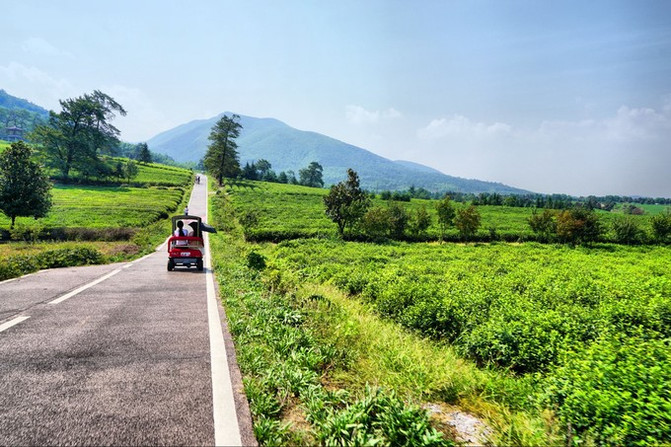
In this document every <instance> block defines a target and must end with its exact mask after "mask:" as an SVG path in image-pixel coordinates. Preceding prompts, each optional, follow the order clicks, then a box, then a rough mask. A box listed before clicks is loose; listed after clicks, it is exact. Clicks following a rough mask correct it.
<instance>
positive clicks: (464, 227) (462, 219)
mask: <svg viewBox="0 0 671 447" xmlns="http://www.w3.org/2000/svg"><path fill="white" fill-rule="evenodd" d="M454 226H455V227H457V230H459V234H460V235H461V237H462V238H464V239H466V240H468V239H470V238H471V237H473V236H475V233H477V231H478V228H480V213H479V212H478V209H477V208H476V207H475V206H474V205H470V206H468V207H467V208H461V209H459V210H457V214H456V216H455V218H454Z"/></svg>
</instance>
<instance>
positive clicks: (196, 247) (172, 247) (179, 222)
mask: <svg viewBox="0 0 671 447" xmlns="http://www.w3.org/2000/svg"><path fill="white" fill-rule="evenodd" d="M178 229H179V230H180V231H179V232H178V231H177V230H178ZM203 231H206V232H208V233H216V230H215V229H214V228H212V227H210V226H209V225H207V224H205V223H203V222H202V219H201V218H200V217H198V216H191V215H182V216H174V217H173V218H172V236H170V238H169V239H168V271H172V270H173V269H174V268H175V267H176V266H184V267H187V268H190V267H191V266H194V267H196V269H198V270H199V271H202V270H203V252H204V250H205V244H204V242H203Z"/></svg>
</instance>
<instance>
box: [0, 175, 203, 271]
mask: <svg viewBox="0 0 671 447" xmlns="http://www.w3.org/2000/svg"><path fill="white" fill-rule="evenodd" d="M139 168H140V169H139V174H138V177H137V178H136V181H135V182H134V183H133V184H134V185H135V186H132V187H129V186H91V185H77V184H69V185H63V184H56V185H55V186H54V187H53V189H52V200H53V206H52V209H51V210H50V212H49V214H48V215H47V216H46V217H44V218H41V219H37V220H35V219H33V218H30V217H18V218H17V219H16V225H15V228H14V229H12V230H10V229H9V226H10V219H9V218H7V217H6V216H4V215H0V230H2V234H3V238H4V242H3V243H2V244H0V258H2V259H3V260H4V261H5V262H4V263H3V264H2V266H1V267H0V279H7V278H11V277H14V276H19V275H21V274H25V273H28V272H31V271H35V270H37V269H40V268H50V267H57V266H65V265H81V264H88V263H100V262H111V261H120V260H125V259H130V258H132V257H135V256H138V255H140V254H142V253H145V252H147V251H149V250H152V249H153V247H155V246H156V245H158V244H159V243H160V241H162V240H163V239H164V238H165V235H166V234H169V233H170V222H169V219H168V217H169V216H170V215H173V214H181V212H182V209H183V207H184V206H185V204H186V203H187V202H188V199H189V195H190V192H191V186H192V183H191V181H192V178H193V173H192V172H191V171H190V170H186V169H180V168H173V167H169V166H162V165H157V164H149V165H139ZM156 185H160V186H156ZM37 240H39V241H40V242H38V243H35V241H37ZM64 241H69V242H64ZM50 258H52V259H59V261H58V262H57V263H54V262H52V261H51V260H50Z"/></svg>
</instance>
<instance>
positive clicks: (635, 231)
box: [613, 216, 643, 245]
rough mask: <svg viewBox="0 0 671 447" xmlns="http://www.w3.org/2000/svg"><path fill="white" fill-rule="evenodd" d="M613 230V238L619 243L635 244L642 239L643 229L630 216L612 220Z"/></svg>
mask: <svg viewBox="0 0 671 447" xmlns="http://www.w3.org/2000/svg"><path fill="white" fill-rule="evenodd" d="M613 232H614V233H615V240H616V241H617V242H618V243H620V244H627V245H631V244H637V243H639V242H641V241H642V240H643V231H642V230H641V229H640V228H639V226H638V224H637V223H636V221H635V220H634V219H632V218H631V217H630V216H626V217H622V218H619V219H615V220H614V221H613Z"/></svg>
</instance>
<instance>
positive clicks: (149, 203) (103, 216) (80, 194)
mask: <svg viewBox="0 0 671 447" xmlns="http://www.w3.org/2000/svg"><path fill="white" fill-rule="evenodd" d="M184 192H185V189H184V188H171V189H167V188H165V189H160V188H127V187H109V186H77V185H56V186H54V188H53V190H52V197H53V206H52V209H51V211H50V212H49V214H48V215H47V216H46V217H44V218H42V219H39V220H38V221H35V219H33V218H29V217H19V218H17V219H16V222H17V224H18V225H25V226H31V225H42V226H45V227H89V228H113V227H133V228H135V227H142V226H145V225H147V224H150V223H152V222H155V221H156V220H158V219H160V218H165V217H167V216H168V214H169V213H170V212H172V211H175V210H176V209H177V205H178V204H179V203H180V202H181V200H182V197H183V195H184ZM9 223H10V220H9V219H8V218H7V217H6V216H4V215H2V216H0V227H4V228H8V227H9Z"/></svg>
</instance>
